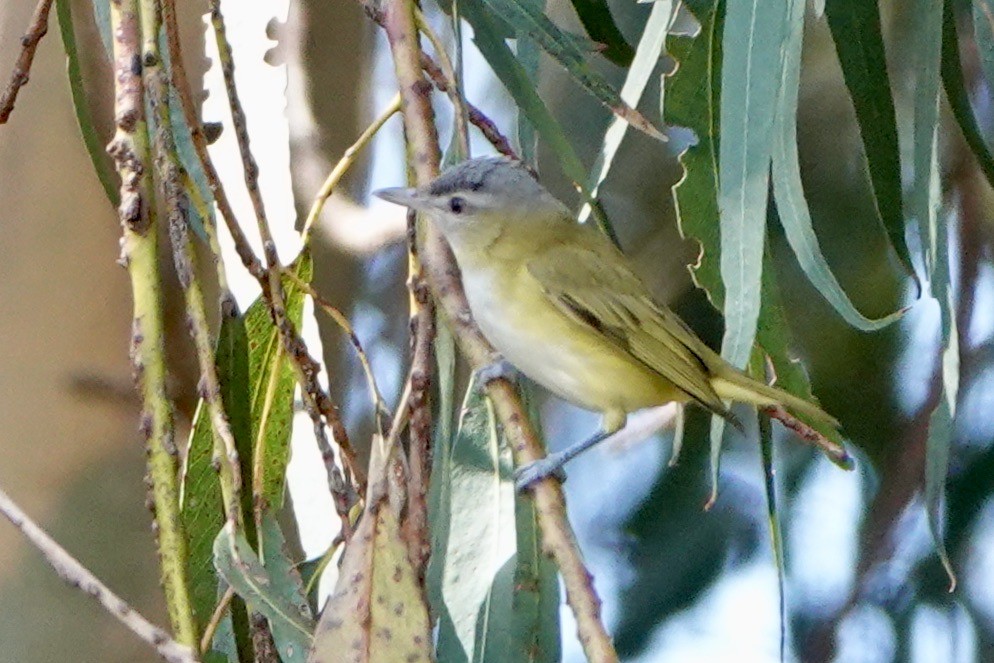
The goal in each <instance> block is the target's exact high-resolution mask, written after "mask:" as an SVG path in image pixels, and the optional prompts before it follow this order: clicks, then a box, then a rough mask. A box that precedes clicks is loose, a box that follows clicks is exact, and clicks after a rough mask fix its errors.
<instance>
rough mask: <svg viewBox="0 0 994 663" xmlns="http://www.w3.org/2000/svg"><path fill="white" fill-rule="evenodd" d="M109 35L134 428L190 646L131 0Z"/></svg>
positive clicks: (169, 594)
mask: <svg viewBox="0 0 994 663" xmlns="http://www.w3.org/2000/svg"><path fill="white" fill-rule="evenodd" d="M111 28H112V33H113V35H114V91H115V103H114V122H115V125H116V131H115V134H114V139H113V140H112V141H111V143H110V145H109V146H108V147H107V151H108V152H109V153H110V155H111V156H112V157H113V159H114V163H115V165H116V167H117V171H118V174H119V175H120V177H121V203H120V206H119V208H118V214H119V216H120V219H121V229H122V238H121V262H122V263H123V264H124V265H125V266H126V267H127V269H128V274H129V276H130V278H131V290H132V293H133V296H134V318H133V321H132V330H131V360H132V364H133V366H134V377H135V383H136V386H137V388H138V391H139V393H140V395H141V399H142V415H141V431H142V434H143V435H144V436H145V442H146V446H147V449H148V471H149V475H150V479H151V490H152V500H151V504H152V506H153V508H154V513H155V523H156V531H157V534H158V552H159V559H160V563H161V567H162V584H163V588H164V590H165V594H166V605H167V607H168V609H169V618H170V621H171V623H172V626H173V632H174V633H175V635H176V639H177V640H179V641H180V642H181V643H183V644H185V645H188V646H190V647H195V646H196V644H197V628H196V623H195V621H194V616H193V601H192V597H191V595H190V587H189V578H188V573H187V559H188V554H187V543H186V534H185V532H184V529H183V522H182V519H181V517H180V509H179V491H178V486H177V464H176V443H175V439H174V430H173V416H172V415H173V413H172V404H171V403H170V401H169V397H168V395H167V393H166V360H165V347H164V331H163V320H162V294H161V284H160V274H159V261H158V249H157V247H158V241H157V228H156V225H157V224H156V219H155V196H154V192H153V187H152V178H151V173H152V169H151V165H152V164H151V159H150V155H149V146H148V135H147V129H146V122H145V108H144V104H145V101H144V94H143V89H142V80H141V63H142V52H141V46H140V44H141V34H142V33H141V26H140V14H139V11H138V5H137V2H136V0H114V1H113V2H111Z"/></svg>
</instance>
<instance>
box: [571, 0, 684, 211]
mask: <svg viewBox="0 0 994 663" xmlns="http://www.w3.org/2000/svg"><path fill="white" fill-rule="evenodd" d="M672 21H673V1H672V0H658V1H657V2H654V3H653V5H652V11H651V12H650V13H649V18H648V20H647V21H646V23H645V29H644V30H643V31H642V38H641V39H640V40H639V43H638V47H637V48H636V50H635V57H634V59H633V60H632V64H631V67H630V68H629V70H628V75H627V76H626V77H625V83H624V84H623V85H622V86H621V98H622V99H623V100H624V101H625V102H626V103H627V104H629V105H631V106H632V107H633V108H634V107H637V106H638V105H639V102H640V101H641V100H642V94H643V93H644V92H645V86H646V85H647V84H648V82H649V77H650V76H652V72H653V71H655V70H656V66H657V65H658V64H659V58H660V55H661V54H662V52H663V45H664V44H665V42H666V32H667V30H669V27H670V24H671V23H672ZM660 112H661V113H662V112H663V106H662V104H660ZM627 132H628V123H627V122H625V121H624V120H622V119H621V118H618V117H615V118H612V120H611V123H610V124H609V125H608V128H607V131H605V132H604V140H603V141H601V152H600V155H599V156H598V157H597V161H596V163H595V164H594V168H593V172H592V174H591V177H590V179H589V181H588V185H587V188H588V189H589V191H590V194H591V196H592V197H594V198H596V197H597V194H598V192H599V190H600V186H601V184H603V182H604V180H605V179H607V176H608V173H609V172H611V166H612V165H613V164H614V157H615V155H616V154H617V153H618V148H620V147H621V141H622V140H624V138H625V134H626V133H627ZM590 211H591V208H590V206H589V205H584V206H583V209H582V210H581V212H580V221H581V222H582V221H584V220H585V219H586V218H587V216H588V215H589V213H590Z"/></svg>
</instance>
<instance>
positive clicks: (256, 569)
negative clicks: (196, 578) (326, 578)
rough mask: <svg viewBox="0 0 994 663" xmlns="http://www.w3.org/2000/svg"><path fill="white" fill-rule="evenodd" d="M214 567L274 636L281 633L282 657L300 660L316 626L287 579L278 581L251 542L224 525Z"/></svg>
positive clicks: (216, 542) (309, 644)
mask: <svg viewBox="0 0 994 663" xmlns="http://www.w3.org/2000/svg"><path fill="white" fill-rule="evenodd" d="M214 566H215V568H217V572H218V574H219V575H220V576H221V577H222V578H224V580H225V582H227V583H228V584H229V585H230V586H231V587H232V588H233V589H234V590H235V592H237V594H238V595H239V596H241V597H242V598H243V599H244V600H245V602H246V603H247V604H248V605H249V606H250V607H251V609H252V610H254V611H257V612H259V613H261V614H262V615H263V616H265V618H266V620H267V621H268V622H269V624H270V626H271V627H272V631H273V636H274V638H275V637H276V634H277V633H279V634H280V636H279V637H280V639H279V641H278V642H279V644H280V653H281V655H285V654H289V655H291V658H283V660H284V661H291V660H301V658H300V652H306V651H308V650H309V649H310V646H311V634H312V633H313V632H314V623H313V621H312V620H311V619H310V615H309V613H308V611H307V605H306V602H304V605H303V607H301V605H300V604H299V603H298V602H297V601H296V600H295V596H294V592H295V587H293V585H292V584H289V585H288V584H287V583H286V582H285V580H286V579H285V578H276V577H274V576H273V575H271V574H270V573H269V571H268V570H267V569H266V568H265V567H264V566H263V565H262V563H261V562H260V561H259V558H258V557H257V556H256V554H255V552H254V551H253V550H252V547H251V546H249V543H248V541H246V540H245V537H244V536H242V535H241V534H236V533H234V532H233V531H232V527H231V525H230V524H228V525H225V526H224V527H223V528H222V529H221V532H220V533H219V534H218V535H217V539H216V540H215V542H214Z"/></svg>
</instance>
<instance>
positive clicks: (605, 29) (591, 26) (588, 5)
mask: <svg viewBox="0 0 994 663" xmlns="http://www.w3.org/2000/svg"><path fill="white" fill-rule="evenodd" d="M571 1H572V3H573V9H575V10H576V15H577V16H579V17H580V23H583V29H584V30H586V31H587V35H589V36H590V38H591V39H593V40H594V41H596V42H598V43H600V44H603V45H604V46H605V48H604V50H602V51H601V55H603V56H604V57H606V58H607V59H608V60H610V61H611V62H613V63H615V64H616V65H619V66H621V67H627V66H629V65H631V63H632V59H633V58H634V57H635V51H633V50H632V47H631V46H630V45H629V44H628V42H627V41H625V35H623V34H621V30H619V29H618V26H617V25H615V23H614V19H613V18H612V17H611V8H610V7H608V4H607V0H571ZM630 105H631V106H632V108H635V104H630Z"/></svg>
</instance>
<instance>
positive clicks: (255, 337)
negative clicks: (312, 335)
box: [181, 256, 312, 623]
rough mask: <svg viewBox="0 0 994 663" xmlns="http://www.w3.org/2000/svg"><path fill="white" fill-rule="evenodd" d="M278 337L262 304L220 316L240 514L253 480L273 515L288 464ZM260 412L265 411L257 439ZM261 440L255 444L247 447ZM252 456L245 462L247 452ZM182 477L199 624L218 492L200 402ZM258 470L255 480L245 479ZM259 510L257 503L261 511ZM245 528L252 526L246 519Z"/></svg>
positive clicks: (221, 369) (205, 605)
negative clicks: (239, 483)
mask: <svg viewBox="0 0 994 663" xmlns="http://www.w3.org/2000/svg"><path fill="white" fill-rule="evenodd" d="M291 269H294V270H296V273H297V275H298V276H299V278H301V279H304V280H309V279H310V278H311V271H312V268H311V261H310V258H309V257H307V256H303V257H301V258H300V259H298V261H297V262H296V263H295V264H294V265H293V266H292V267H291ZM283 285H284V288H285V289H286V305H287V316H288V318H289V319H290V320H291V321H292V322H293V323H294V324H295V325H297V326H298V327H299V325H300V320H301V317H302V312H303V300H304V297H303V294H302V293H301V292H300V291H299V289H298V288H297V287H296V286H295V285H293V283H292V282H290V281H289V280H285V281H284V283H283ZM281 347H282V346H281V343H280V339H279V335H278V332H277V330H276V328H275V327H274V326H273V323H272V320H271V319H270V317H269V311H268V309H267V307H266V304H265V302H263V301H261V300H256V301H255V302H253V304H252V305H251V306H250V307H249V309H248V311H246V313H245V314H244V315H238V314H237V312H235V311H231V310H227V311H225V317H224V318H223V319H222V321H221V330H220V332H219V334H218V347H217V351H216V355H215V361H216V364H217V372H218V379H219V380H220V383H221V395H222V401H223V402H224V406H225V412H226V414H227V415H228V420H229V422H230V423H231V430H232V433H233V435H234V436H235V442H236V444H237V446H238V450H239V455H240V460H241V462H242V478H243V481H244V482H245V485H243V486H242V497H243V506H244V507H245V508H246V512H247V513H251V511H252V504H253V499H252V490H251V489H252V484H251V483H250V482H251V480H252V479H253V478H254V479H256V480H257V481H258V482H260V484H259V485H260V486H261V487H262V491H261V493H260V494H261V496H262V498H263V500H264V501H265V503H266V504H269V505H270V507H272V508H274V509H276V508H279V507H280V506H281V505H282V504H283V485H284V481H285V474H286V463H287V460H288V459H289V444H290V429H291V423H292V417H293V391H294V388H295V386H296V381H295V378H294V375H293V371H292V368H291V367H290V366H289V365H288V363H287V362H285V361H282V360H281V359H280V357H282V351H281ZM271 380H273V381H275V382H274V384H273V385H272V387H273V388H272V391H271V392H270V393H271V394H272V400H271V403H270V404H269V406H268V409H267V407H266V394H267V390H268V389H269V386H270V381H271ZM263 410H267V411H268V415H267V417H266V421H265V426H264V428H262V433H261V434H260V428H261V422H262V419H263ZM260 438H261V440H262V444H261V445H258V446H256V445H255V444H254V442H255V441H257V440H259V439H260ZM255 448H258V449H259V451H260V453H259V455H258V456H253V450H254V449H255ZM187 449H188V451H187V456H186V465H185V467H184V471H183V491H182V496H181V500H182V502H181V508H182V516H183V524H184V526H185V528H186V533H187V537H188V539H189V550H190V578H191V586H192V588H193V594H194V608H195V612H196V614H197V618H198V619H199V620H200V621H201V623H204V622H205V621H206V620H207V618H208V617H209V616H210V615H211V613H212V612H213V610H214V605H215V603H216V592H217V586H218V585H217V576H216V574H215V572H214V566H213V563H212V559H213V543H214V539H215V538H216V537H217V534H218V532H219V531H220V530H221V526H222V525H223V523H224V511H223V508H222V506H223V505H222V500H221V487H220V484H219V483H218V476H217V471H216V470H215V469H214V432H213V428H212V426H211V422H210V417H209V416H208V413H207V409H206V408H205V407H204V404H203V402H201V403H200V404H199V405H198V407H197V412H196V414H195V415H194V425H193V429H192V431H191V433H190V441H189V444H188V447H187ZM254 467H258V468H259V473H258V474H256V473H255V472H254V471H253V468H254ZM261 503H262V502H260V504H261ZM246 526H248V527H251V526H253V524H252V520H251V519H248V520H247V522H246Z"/></svg>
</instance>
